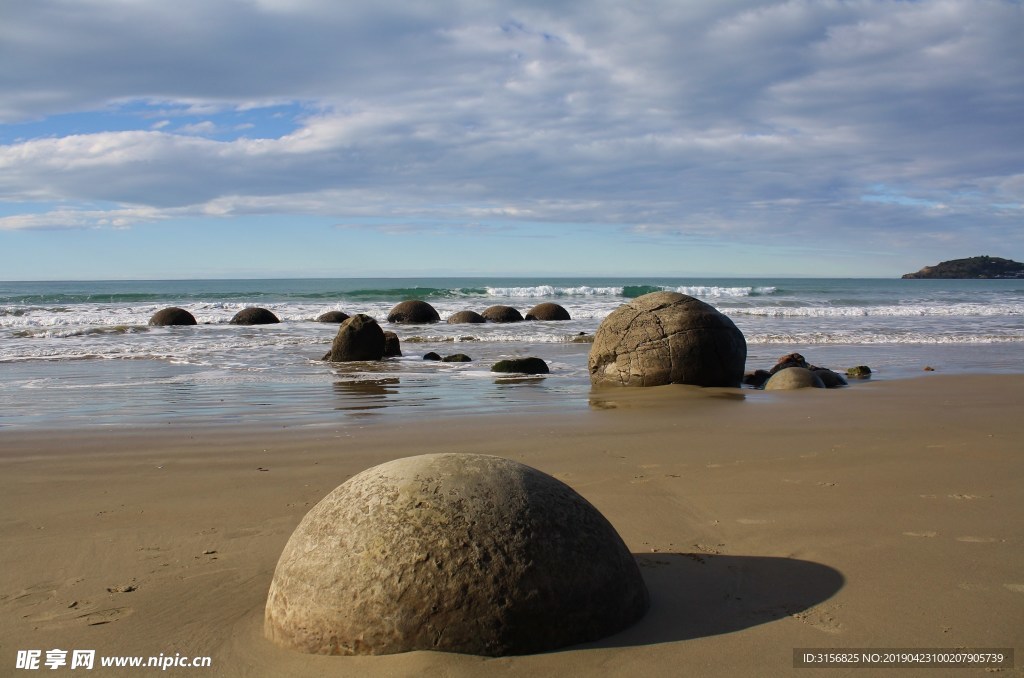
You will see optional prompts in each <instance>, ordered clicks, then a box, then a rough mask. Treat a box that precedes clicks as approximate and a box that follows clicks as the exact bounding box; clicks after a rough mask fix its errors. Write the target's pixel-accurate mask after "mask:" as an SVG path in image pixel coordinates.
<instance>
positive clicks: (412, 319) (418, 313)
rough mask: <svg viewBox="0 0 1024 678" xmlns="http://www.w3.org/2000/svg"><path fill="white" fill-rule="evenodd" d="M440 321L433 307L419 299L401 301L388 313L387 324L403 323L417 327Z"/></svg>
mask: <svg viewBox="0 0 1024 678" xmlns="http://www.w3.org/2000/svg"><path fill="white" fill-rule="evenodd" d="M440 319H441V316H439V315H438V314H437V311H436V310H435V309H434V307H433V306H431V305H430V304H428V303H427V302H425V301H420V300H419V299H412V300H409V301H403V302H402V303H400V304H398V305H396V306H395V307H394V308H392V309H391V312H390V313H388V322H389V323H405V324H413V325H419V324H423V323H436V322H437V321H439V320H440Z"/></svg>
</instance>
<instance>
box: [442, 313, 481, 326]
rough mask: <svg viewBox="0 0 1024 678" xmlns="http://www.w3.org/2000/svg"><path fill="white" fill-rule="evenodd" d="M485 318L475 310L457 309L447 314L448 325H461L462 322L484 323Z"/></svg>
mask: <svg viewBox="0 0 1024 678" xmlns="http://www.w3.org/2000/svg"><path fill="white" fill-rule="evenodd" d="M485 322H487V318H485V317H483V316H482V315H480V314H479V313H477V312H476V311H457V312H455V313H452V314H451V315H450V316H448V324H449V325H461V324H464V323H485Z"/></svg>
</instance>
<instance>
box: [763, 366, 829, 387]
mask: <svg viewBox="0 0 1024 678" xmlns="http://www.w3.org/2000/svg"><path fill="white" fill-rule="evenodd" d="M798 388H825V383H824V382H823V381H822V380H821V377H819V376H818V373H817V372H814V371H812V370H809V369H807V368H806V367H787V368H785V369H782V370H779V371H778V372H776V373H775V374H773V375H772V377H771V379H769V380H768V381H767V382H766V383H765V385H764V390H766V391H793V390H796V389H798Z"/></svg>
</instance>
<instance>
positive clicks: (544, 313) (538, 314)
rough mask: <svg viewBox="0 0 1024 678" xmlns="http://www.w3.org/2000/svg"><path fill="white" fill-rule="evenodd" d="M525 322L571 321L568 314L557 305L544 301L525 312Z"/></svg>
mask: <svg viewBox="0 0 1024 678" xmlns="http://www.w3.org/2000/svg"><path fill="white" fill-rule="evenodd" d="M526 319H527V320H572V318H570V317H569V312H568V311H566V310H565V309H564V308H563V307H561V306H559V305H558V304H553V303H551V302H550V301H545V302H544V303H543V304H537V305H536V306H534V307H533V308H531V309H530V310H529V311H527V312H526Z"/></svg>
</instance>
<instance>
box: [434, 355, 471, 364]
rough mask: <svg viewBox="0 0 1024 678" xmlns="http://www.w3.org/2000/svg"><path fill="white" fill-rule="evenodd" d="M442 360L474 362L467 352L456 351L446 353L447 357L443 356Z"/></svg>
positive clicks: (446, 361)
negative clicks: (450, 353)
mask: <svg viewBox="0 0 1024 678" xmlns="http://www.w3.org/2000/svg"><path fill="white" fill-rule="evenodd" d="M441 362H443V363H471V362H473V359H472V358H470V357H469V356H468V355H466V354H465V353H455V354H453V355H446V356H445V357H443V358H441Z"/></svg>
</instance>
